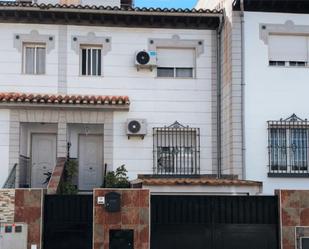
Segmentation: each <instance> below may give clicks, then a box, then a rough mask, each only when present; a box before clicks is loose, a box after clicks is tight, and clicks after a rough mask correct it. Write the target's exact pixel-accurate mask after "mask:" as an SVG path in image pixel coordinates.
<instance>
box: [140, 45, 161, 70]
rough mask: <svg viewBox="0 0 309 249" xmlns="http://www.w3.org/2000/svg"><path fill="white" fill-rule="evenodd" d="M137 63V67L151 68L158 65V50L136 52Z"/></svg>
mask: <svg viewBox="0 0 309 249" xmlns="http://www.w3.org/2000/svg"><path fill="white" fill-rule="evenodd" d="M135 65H136V67H137V69H140V68H149V69H151V70H152V68H153V67H155V66H157V52H156V51H145V50H142V51H138V52H136V54H135Z"/></svg>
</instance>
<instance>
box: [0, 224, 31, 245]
mask: <svg viewBox="0 0 309 249" xmlns="http://www.w3.org/2000/svg"><path fill="white" fill-rule="evenodd" d="M27 236H28V226H27V224H24V223H14V224H9V223H1V224H0V248H1V249H27Z"/></svg>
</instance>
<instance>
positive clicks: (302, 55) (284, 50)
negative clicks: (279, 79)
mask: <svg viewBox="0 0 309 249" xmlns="http://www.w3.org/2000/svg"><path fill="white" fill-rule="evenodd" d="M308 39H309V38H308V37H307V36H298V35H270V36H269V41H268V42H269V47H268V50H269V51H268V53H269V65H270V66H288V67H305V66H307V65H308V53H309V50H308V48H309V47H308V44H309V40H308Z"/></svg>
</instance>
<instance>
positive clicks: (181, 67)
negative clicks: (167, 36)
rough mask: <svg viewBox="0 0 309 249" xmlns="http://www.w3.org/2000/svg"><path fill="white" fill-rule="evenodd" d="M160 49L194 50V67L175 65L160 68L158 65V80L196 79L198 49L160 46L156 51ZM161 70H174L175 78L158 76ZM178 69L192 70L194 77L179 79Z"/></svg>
mask: <svg viewBox="0 0 309 249" xmlns="http://www.w3.org/2000/svg"><path fill="white" fill-rule="evenodd" d="M160 49H170V50H175V49H177V50H182V49H183V50H189V49H190V50H191V49H192V50H193V67H186V66H175V65H168V66H160V65H157V68H156V78H158V79H195V78H196V49H195V48H192V47H165V46H159V47H156V50H160ZM157 56H158V55H157ZM159 68H173V77H167V76H159V75H158V69H159ZM177 69H192V77H177Z"/></svg>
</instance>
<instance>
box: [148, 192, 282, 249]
mask: <svg viewBox="0 0 309 249" xmlns="http://www.w3.org/2000/svg"><path fill="white" fill-rule="evenodd" d="M278 241H279V240H278V203H277V197H274V196H152V197H151V249H188V248H190V249H248V248H250V249H278V248H279V246H278Z"/></svg>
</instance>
